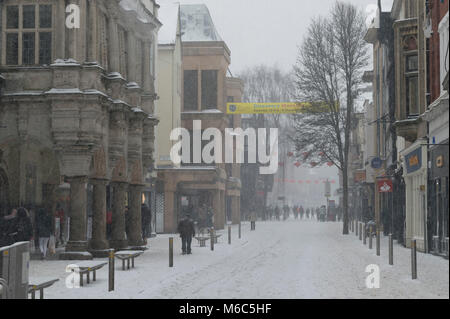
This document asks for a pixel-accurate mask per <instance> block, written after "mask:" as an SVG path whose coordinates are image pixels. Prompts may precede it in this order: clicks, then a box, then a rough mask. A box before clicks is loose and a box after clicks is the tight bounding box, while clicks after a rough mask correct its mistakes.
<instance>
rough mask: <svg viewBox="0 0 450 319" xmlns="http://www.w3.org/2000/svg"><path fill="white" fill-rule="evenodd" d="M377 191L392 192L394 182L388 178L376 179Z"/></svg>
mask: <svg viewBox="0 0 450 319" xmlns="http://www.w3.org/2000/svg"><path fill="white" fill-rule="evenodd" d="M377 185H378V192H379V193H392V192H393V191H394V184H393V183H392V181H391V180H390V179H382V180H379V181H377Z"/></svg>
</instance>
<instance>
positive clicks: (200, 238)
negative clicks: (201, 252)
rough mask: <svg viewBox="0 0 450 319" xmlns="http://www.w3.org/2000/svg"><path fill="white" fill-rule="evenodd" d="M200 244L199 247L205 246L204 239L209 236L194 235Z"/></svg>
mask: <svg viewBox="0 0 450 319" xmlns="http://www.w3.org/2000/svg"><path fill="white" fill-rule="evenodd" d="M195 239H197V240H198V243H199V244H200V247H206V241H207V240H209V237H195Z"/></svg>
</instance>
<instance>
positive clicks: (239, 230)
mask: <svg viewBox="0 0 450 319" xmlns="http://www.w3.org/2000/svg"><path fill="white" fill-rule="evenodd" d="M239 239H241V222H239Z"/></svg>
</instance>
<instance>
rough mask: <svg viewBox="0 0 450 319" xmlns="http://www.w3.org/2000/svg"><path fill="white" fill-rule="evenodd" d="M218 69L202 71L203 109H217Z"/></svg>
mask: <svg viewBox="0 0 450 319" xmlns="http://www.w3.org/2000/svg"><path fill="white" fill-rule="evenodd" d="M217 73H218V72H217V70H203V71H202V109H203V110H205V109H217Z"/></svg>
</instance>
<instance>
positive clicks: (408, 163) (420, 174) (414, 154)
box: [401, 139, 428, 252]
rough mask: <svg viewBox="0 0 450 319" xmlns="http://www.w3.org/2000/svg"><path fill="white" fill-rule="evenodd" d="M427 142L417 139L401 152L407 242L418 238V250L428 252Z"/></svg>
mask: <svg viewBox="0 0 450 319" xmlns="http://www.w3.org/2000/svg"><path fill="white" fill-rule="evenodd" d="M427 155H428V154H427V142H426V140H424V139H419V140H417V141H416V142H415V143H414V144H412V145H411V146H410V147H408V148H406V149H405V150H403V151H402V152H401V157H402V159H403V178H404V180H405V190H406V198H405V199H406V221H405V229H406V232H405V243H406V247H410V246H411V240H413V239H415V240H417V250H419V251H421V252H428V239H427V228H426V227H425V225H427V220H428V216H427V188H428V187H427V175H428V174H427V163H428V156H427Z"/></svg>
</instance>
